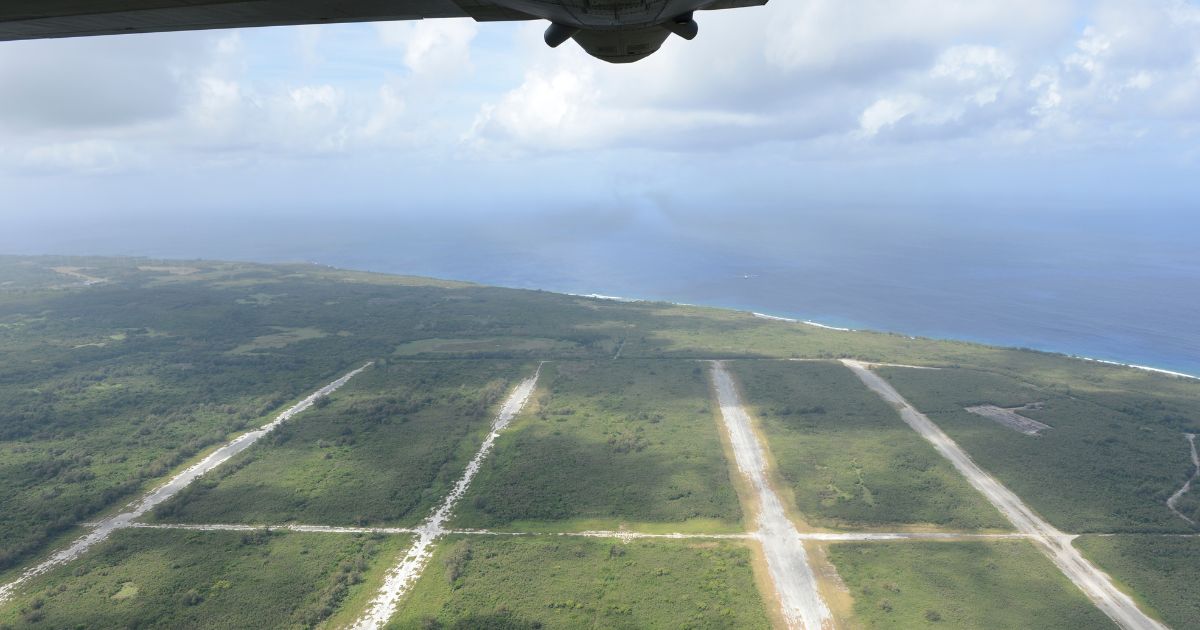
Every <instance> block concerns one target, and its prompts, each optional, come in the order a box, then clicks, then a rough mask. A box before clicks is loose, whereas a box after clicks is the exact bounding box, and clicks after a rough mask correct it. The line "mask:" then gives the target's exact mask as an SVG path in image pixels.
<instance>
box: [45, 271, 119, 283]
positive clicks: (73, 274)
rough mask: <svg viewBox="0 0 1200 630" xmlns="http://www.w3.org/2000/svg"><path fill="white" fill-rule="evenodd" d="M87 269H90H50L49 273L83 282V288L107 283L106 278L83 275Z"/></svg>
mask: <svg viewBox="0 0 1200 630" xmlns="http://www.w3.org/2000/svg"><path fill="white" fill-rule="evenodd" d="M88 269H90V267H51V268H50V271H53V272H54V273H59V274H62V275H64V276H68V277H71V278H74V279H76V280H79V281H81V282H83V285H84V286H91V285H93V284H100V283H101V282H108V279H107V278H97V277H96V276H90V275H88V274H86V273H84V271H87V270H88Z"/></svg>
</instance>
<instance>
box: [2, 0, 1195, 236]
mask: <svg viewBox="0 0 1200 630" xmlns="http://www.w3.org/2000/svg"><path fill="white" fill-rule="evenodd" d="M543 26H544V25H543V24H538V23H526V24H476V23H474V22H471V21H461V20H453V21H426V22H419V23H393V24H379V25H375V24H360V25H345V26H322V27H300V28H278V29H251V30H242V31H228V32H207V33H181V34H166V35H151V36H132V37H122V38H97V39H86V40H64V41H47V42H17V43H8V44H3V45H0V86H3V93H2V94H0V187H2V188H3V190H4V191H5V194H4V201H3V206H2V207H0V212H2V213H3V214H4V215H7V217H8V218H9V219H11V220H12V222H11V223H10V225H25V226H28V229H29V230H34V229H37V226H43V229H44V224H43V223H40V222H41V221H44V220H45V219H46V218H47V217H48V216H52V217H57V218H60V219H70V220H75V219H79V218H81V217H83V218H89V217H90V218H97V217H122V216H137V215H138V213H159V214H162V213H166V214H175V213H178V214H188V215H194V216H206V215H209V214H212V215H217V214H220V213H222V212H225V213H228V212H249V211H253V212H260V213H270V212H281V213H284V214H286V213H289V212H291V213H305V212H309V213H317V214H319V213H329V212H337V213H343V214H345V213H351V214H371V213H391V214H395V213H402V214H405V215H408V216H414V217H417V216H421V215H423V214H426V215H430V216H438V217H445V216H447V215H453V216H461V217H462V218H463V220H471V218H472V217H478V216H481V215H485V216H491V217H494V216H495V215H496V214H497V213H503V214H504V215H505V216H509V215H511V216H517V217H519V216H527V215H528V214H529V213H565V214H567V215H571V214H572V213H574V214H575V215H577V216H580V217H583V216H585V215H587V214H589V213H593V212H596V211H597V209H598V208H604V209H611V208H613V207H621V208H623V209H624V210H625V211H629V209H635V210H636V209H638V208H648V209H650V210H647V212H650V211H653V212H654V213H657V214H656V216H658V217H659V218H658V219H654V218H651V219H648V220H670V217H671V216H673V214H672V213H673V212H675V211H674V210H672V208H675V209H678V208H685V209H686V211H687V212H695V213H698V216H707V215H713V216H719V215H723V214H727V213H733V212H749V213H754V212H760V213H764V214H765V215H778V214H781V213H782V214H787V213H789V212H794V211H796V209H797V208H803V209H807V210H809V211H816V210H814V209H815V208H822V209H827V210H825V211H828V212H834V211H837V212H864V213H871V212H876V213H877V212H880V211H887V210H895V211H911V210H912V209H913V208H920V209H929V208H935V209H937V210H938V211H939V212H941V211H942V210H944V209H945V208H956V209H960V210H961V212H964V213H971V212H985V211H1002V212H1026V213H1031V214H1034V215H1036V214H1037V213H1043V212H1081V211H1100V210H1103V211H1110V212H1112V211H1115V212H1131V213H1132V212H1168V213H1179V212H1189V211H1191V210H1193V209H1194V207H1195V203H1194V201H1193V200H1194V199H1197V198H1200V195H1198V194H1197V193H1200V186H1198V185H1197V182H1200V176H1198V175H1200V173H1198V169H1197V166H1198V165H1200V152H1198V150H1197V147H1198V146H1200V143H1198V142H1197V140H1198V139H1200V138H1198V135H1200V5H1197V3H1195V2H1186V1H1182V0H1158V1H1143V0H1133V1H1130V0H1121V1H1112V2H1103V1H1101V2H1070V1H1060V0H1037V1H1034V0H1008V1H1004V2H1001V1H992V0H978V1H972V2H954V3H947V2H940V1H934V0H862V1H858V2H841V1H837V0H774V1H773V2H771V3H770V4H769V5H768V6H767V7H765V8H762V9H744V10H736V11H724V12H714V13H711V14H704V15H703V16H702V34H701V36H700V38H699V39H697V40H696V41H694V42H684V41H682V40H678V39H675V40H673V41H670V42H668V44H667V46H666V48H665V49H664V50H663V51H662V52H661V53H660V54H658V55H656V56H654V57H652V58H650V59H649V60H647V61H645V62H642V63H639V64H635V65H633V66H619V67H616V66H608V65H605V64H602V63H600V62H598V61H596V60H594V59H592V58H590V57H588V56H586V55H585V54H583V53H582V52H581V51H579V50H578V49H577V48H575V47H574V46H573V45H570V44H568V45H566V46H563V47H562V48H560V49H557V50H550V49H547V48H546V47H545V46H544V45H543V44H542V43H541V39H540V32H541V29H542V28H543ZM662 217H667V219H662ZM17 238H19V236H18V235H17V234H14V233H12V232H10V234H9V238H8V239H5V241H4V242H2V243H0V246H5V247H14V245H13V242H12V241H13V240H14V239H17Z"/></svg>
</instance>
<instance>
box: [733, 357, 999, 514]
mask: <svg viewBox="0 0 1200 630" xmlns="http://www.w3.org/2000/svg"><path fill="white" fill-rule="evenodd" d="M730 366H731V368H732V369H733V371H734V373H735V374H736V375H737V377H738V380H739V381H740V382H741V385H742V389H743V391H744V395H745V399H746V401H747V403H748V404H749V405H751V407H752V409H753V411H754V413H755V415H756V416H757V418H758V419H759V421H760V423H761V426H762V427H763V432H764V433H765V434H766V438H767V443H768V444H769V448H770V451H771V454H772V455H773V457H774V460H775V467H776V470H777V471H778V474H779V476H780V477H781V478H782V480H783V481H784V484H785V485H786V487H788V488H790V489H791V490H792V492H793V493H794V496H795V504H796V507H797V508H798V509H799V510H800V512H801V514H802V515H803V518H804V519H805V520H806V521H808V522H809V524H812V525H817V526H824V527H849V528H854V529H862V528H863V527H885V526H891V527H892V528H894V527H895V526H896V525H900V526H905V525H916V526H920V525H930V524H932V525H937V526H941V527H947V528H952V529H980V528H995V529H1007V528H1008V527H1009V525H1008V522H1007V521H1006V520H1004V518H1003V517H1002V516H1001V515H1000V513H999V512H997V511H996V510H995V508H993V507H992V506H991V505H989V504H988V503H987V500H986V499H984V498H983V496H981V495H980V494H979V493H978V492H976V491H975V490H974V489H973V488H971V486H970V485H969V484H967V482H966V480H965V479H963V477H962V475H960V474H959V473H958V471H956V470H954V468H953V467H952V466H951V465H950V464H949V463H948V462H947V461H946V460H945V459H943V458H942V456H941V455H938V453H937V452H936V451H934V450H933V447H931V446H929V444H928V443H927V442H925V441H924V440H922V439H921V437H920V436H918V435H917V434H916V432H914V431H913V430H912V429H910V428H909V427H908V425H906V424H904V422H903V421H901V420H900V417H899V416H898V415H897V413H896V411H895V410H894V409H892V408H891V407H890V406H888V405H887V404H886V403H884V402H883V401H882V400H881V399H880V398H879V397H878V396H876V395H875V394H874V393H873V392H871V391H870V390H868V389H867V388H866V387H864V386H863V385H862V383H861V382H860V381H859V380H858V378H856V377H855V376H854V375H853V374H852V373H851V372H850V370H848V369H847V368H845V367H844V366H842V365H841V364H836V363H820V362H797V361H738V362H732V363H730Z"/></svg>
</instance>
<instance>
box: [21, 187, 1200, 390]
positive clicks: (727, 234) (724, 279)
mask: <svg viewBox="0 0 1200 630" xmlns="http://www.w3.org/2000/svg"><path fill="white" fill-rule="evenodd" d="M239 214H241V216H236V215H235V214H233V213H225V214H214V213H196V214H192V215H189V214H174V215H171V214H162V213H148V214H132V215H124V216H123V218H114V216H113V215H93V216H92V218H91V219H90V220H85V219H81V218H80V217H74V218H73V223H72V224H71V225H65V224H60V220H57V219H55V218H53V216H45V215H43V216H42V217H40V218H35V217H32V216H29V217H25V219H24V221H25V222H26V223H24V224H19V225H17V228H18V229H17V230H16V231H14V232H8V233H7V234H6V235H4V236H0V251H3V252H5V253H30V254H33V253H64V254H66V253H70V254H110V255H145V256H154V257H170V258H178V257H198V258H215V259H238V260H254V261H265V262H277V261H312V262H318V263H321V264H328V265H334V266H338V267H347V268H355V269H364V270H372V271H381V272H389V273H403V274H416V275H427V276H435V277H442V278H453V279H462V280H470V281H475V282H480V283H486V284H496V285H502V286H510V287H519V288H530V289H545V290H551V291H564V292H571V293H599V294H604V295H614V296H624V297H634V298H643V299H656V300H666V301H674V302H686V303H694V304H704V305H712V306H723V307H731V308H737V309H742V310H748V311H758V312H764V313H769V314H773V315H780V316H787V317H795V318H800V319H808V320H813V321H817V322H822V323H826V324H830V325H836V326H846V327H853V328H869V329H876V330H887V331H893V332H899V333H905V334H911V335H921V336H930V337H939V338H953V339H963V340H971V341H979V342H985V343H993V344H999V345H1007V346H1023V347H1031V348H1037V349H1043V350H1050V351H1055V352H1064V353H1068V354H1075V355H1082V356H1088V357H1094V358H1100V359H1108V360H1115V361H1120V362H1126V363H1134V364H1141V365H1147V366H1153V367H1158V368H1163V369H1169V370H1176V371H1181V372H1186V373H1189V374H1197V375H1200V327H1198V326H1197V325H1196V322H1197V315H1198V314H1200V250H1197V248H1196V247H1195V246H1194V242H1193V241H1194V235H1196V234H1200V218H1197V217H1196V216H1195V215H1194V213H1191V212H1187V211H1180V212H1165V211H1164V212H1142V213H1138V214H1136V215H1134V214H1133V213H1127V212H1122V213H1116V212H1113V213H1105V212H1096V211H1090V212H1064V211H1058V212H1051V213H1046V212H1040V213H1033V212H1009V211H986V210H984V211H972V212H965V211H961V210H946V211H930V210H912V209H904V210H895V211H888V212H870V211H863V210H855V211H827V212H811V211H809V212H800V211H795V212H776V211H765V210H764V211H756V212H741V213H738V215H737V217H736V218H734V217H733V216H732V215H730V214H725V213H716V212H706V211H703V210H695V211H691V212H685V211H673V210H670V209H663V208H655V207H646V206H643V207H641V208H640V209H637V210H618V211H601V210H596V211H591V212H586V213H580V212H577V211H565V210H564V211H562V212H534V211H527V212H523V213H522V212H495V213H480V214H473V215H470V216H463V215H461V214H457V215H456V214H452V213H451V214H446V213H441V214H440V218H439V216H438V215H439V213H428V214H425V215H424V216H415V215H413V214H404V213H398V212H397V213H381V212H365V211H364V212H360V213H353V212H351V213H342V214H338V215H336V216H337V219H336V220H330V218H329V217H330V215H329V214H324V213H311V212H309V213H303V212H294V213H293V212H288V211H276V212H266V211H258V212H255V211H247V212H245V213H239ZM81 221H82V224H81V223H80V222H81Z"/></svg>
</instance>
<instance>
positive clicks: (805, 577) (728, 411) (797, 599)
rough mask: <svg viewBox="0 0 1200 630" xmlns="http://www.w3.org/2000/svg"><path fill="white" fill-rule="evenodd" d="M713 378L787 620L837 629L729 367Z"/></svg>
mask: <svg viewBox="0 0 1200 630" xmlns="http://www.w3.org/2000/svg"><path fill="white" fill-rule="evenodd" d="M712 378H713V385H714V387H715V388H716V392H717V401H718V402H719V403H720V405H721V416H722V418H724V420H725V429H726V430H727V431H728V433H729V440H730V443H731V444H732V446H733V453H734V458H735V459H736V460H737V466H738V470H739V471H741V473H742V475H743V476H744V477H745V478H746V481H748V482H749V483H750V486H751V487H752V488H753V489H754V491H755V493H756V495H757V496H756V497H755V499H756V501H757V504H758V529H757V536H758V539H759V541H760V542H761V544H762V548H763V553H764V554H765V555H766V558H767V569H768V571H769V572H770V574H771V581H772V582H773V583H774V585H775V590H776V592H777V593H778V595H779V601H780V604H781V606H782V607H783V616H784V619H785V620H786V621H787V624H788V626H789V627H791V628H797V629H804V630H820V629H821V628H827V627H832V626H833V614H832V613H831V612H830V610H829V606H828V605H826V604H825V601H824V600H822V599H821V595H820V593H819V592H818V590H817V577H816V574H815V573H814V572H813V569H812V566H811V565H810V564H809V561H808V552H806V551H805V550H804V539H803V538H801V537H800V532H798V531H797V530H796V526H795V525H793V524H792V521H791V520H790V519H789V518H788V515H787V512H786V511H785V510H784V508H783V501H781V500H780V498H779V495H778V494H776V493H775V490H774V488H772V487H771V484H770V482H769V481H768V479H767V458H766V454H765V453H764V451H763V448H762V445H761V444H759V443H758V436H756V435H755V434H754V430H753V429H752V428H751V425H750V416H749V414H747V413H746V410H745V408H744V407H743V406H742V400H741V396H739V395H738V391H737V386H736V385H734V382H733V377H731V376H730V375H729V372H728V371H727V370H726V369H725V364H723V363H721V362H720V361H713V362H712Z"/></svg>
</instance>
